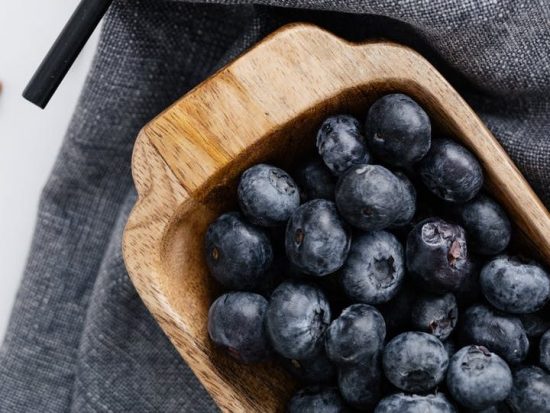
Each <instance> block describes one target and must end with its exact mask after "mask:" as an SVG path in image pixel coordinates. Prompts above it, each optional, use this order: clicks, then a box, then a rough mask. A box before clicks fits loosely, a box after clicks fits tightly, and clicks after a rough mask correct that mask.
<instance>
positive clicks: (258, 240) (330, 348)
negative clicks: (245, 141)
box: [205, 94, 550, 413]
mask: <svg viewBox="0 0 550 413" xmlns="http://www.w3.org/2000/svg"><path fill="white" fill-rule="evenodd" d="M431 134H432V131H431V123H430V119H429V117H428V115H427V114H426V112H425V111H424V110H423V109H422V108H421V107H420V106H419V105H418V104H417V103H416V102H415V101H414V100H412V99H411V98H409V97H408V96H405V95H403V94H390V95H386V96H383V97H382V98H380V99H378V100H377V101H376V102H375V103H374V104H373V105H372V106H371V107H370V110H369V112H368V115H367V118H366V122H365V127H364V128H362V127H361V124H360V123H359V122H358V121H357V120H356V119H355V118H353V117H352V116H347V115H337V116H332V117H329V118H328V119H326V120H325V121H324V122H323V124H322V125H321V126H320V129H319V132H318V134H317V140H316V146H317V150H318V153H319V155H320V156H319V157H317V158H316V159H313V160H310V161H309V162H306V163H304V164H302V165H301V167H300V168H299V169H298V170H296V171H294V173H293V174H292V175H293V177H291V175H289V174H288V173H287V172H285V171H283V170H282V169H279V168H277V167H275V166H271V165H266V164H260V165H256V166H253V167H251V168H250V169H248V170H246V171H245V172H244V173H243V174H242V176H241V178H240V182H239V185H238V199H239V205H240V212H229V213H225V214H223V215H221V216H220V217H219V218H218V219H217V220H216V221H214V222H213V223H212V224H211V225H210V227H209V228H208V231H207V233H206V239H205V248H206V262H207V265H208V268H209V270H210V272H211V274H212V276H213V277H214V278H215V279H216V280H218V281H219V282H220V283H221V284H222V285H223V286H224V287H225V288H227V289H228V290H230V292H227V293H225V294H223V295H222V296H220V297H219V298H218V299H216V300H215V301H214V303H213V304H212V306H211V308H210V311H209V314H208V332H209V334H210V337H211V339H212V340H213V342H214V343H216V344H217V345H219V346H222V347H224V348H225V349H226V350H227V351H228V352H229V354H230V355H231V356H233V357H235V358H236V359H238V360H240V361H242V362H244V363H254V362H259V361H262V360H265V359H268V358H276V359H277V360H280V362H281V364H282V365H283V366H284V367H285V368H286V369H288V370H289V371H290V373H291V374H292V375H294V376H295V377H296V378H298V379H299V380H300V381H301V382H302V383H303V384H304V385H305V387H304V388H303V389H301V390H299V391H298V392H297V393H295V395H294V396H293V397H292V399H291V400H290V401H289V403H288V405H287V411H288V412H289V413H296V412H297V413H308V412H314V413H328V412H330V413H332V412H350V411H374V412H375V413H389V412H392V413H393V412H395V413H428V412H430V413H449V412H474V411H476V412H484V413H504V412H513V413H530V412H536V413H544V412H550V374H549V372H550V309H549V308H548V307H549V306H546V303H547V301H548V300H549V298H550V278H549V274H548V273H547V272H546V271H545V269H544V268H543V267H542V266H541V265H540V264H537V263H536V262H534V261H531V260H525V259H524V258H521V257H516V256H512V255H507V253H506V252H507V250H508V248H509V247H508V244H509V242H510V238H511V232H512V229H511V225H510V221H509V219H508V217H507V215H506V213H505V211H504V210H503V209H502V208H501V207H500V205H498V204H497V203H496V202H495V201H494V200H493V199H491V198H490V197H489V196H487V195H486V194H483V193H480V190H481V189H482V186H483V170H482V168H481V165H480V163H479V162H478V160H477V159H476V158H475V157H474V156H473V155H472V153H470V152H469V151H468V150H467V149H466V148H464V147H463V146H461V145H459V144H458V143H456V142H455V141H453V140H452V139H448V138H436V139H433V140H432V137H431Z"/></svg>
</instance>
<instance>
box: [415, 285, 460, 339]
mask: <svg viewBox="0 0 550 413" xmlns="http://www.w3.org/2000/svg"><path fill="white" fill-rule="evenodd" d="M457 320H458V307H457V305H456V299H455V296H454V295H453V294H451V293H447V294H445V295H433V294H422V295H420V296H419V297H418V298H417V299H416V302H415V304H414V305H413V308H412V313H411V322H412V326H413V327H414V328H415V329H416V330H419V331H425V332H426V333H430V334H433V335H434V336H436V337H437V338H438V339H440V340H442V341H443V340H446V339H447V338H448V337H449V336H450V335H451V333H452V332H453V330H454V328H455V326H456V323H457Z"/></svg>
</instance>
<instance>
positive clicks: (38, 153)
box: [0, 0, 99, 341]
mask: <svg viewBox="0 0 550 413" xmlns="http://www.w3.org/2000/svg"><path fill="white" fill-rule="evenodd" d="M0 3H1V5H2V7H1V10H0V81H1V82H2V83H3V91H2V93H1V94H0V235H1V236H0V341H1V340H2V339H3V337H4V333H5V329H6V327H7V323H8V320H9V315H10V312H11V307H12V305H13V302H14V300H15V295H16V292H17V288H18V286H19V282H20V280H21V276H22V272H23V268H24V265H25V260H26V256H27V253H28V250H29V246H30V242H31V237H32V232H33V227H34V224H35V218H36V210H37V206H38V198H39V196H40V191H41V189H42V187H43V186H44V184H45V182H46V179H47V177H48V174H49V173H50V170H51V169H52V166H53V163H54V160H55V157H56V155H57V151H58V150H59V147H60V145H61V141H62V139H63V134H64V131H65V129H66V127H67V125H68V122H69V119H70V117H71V113H72V111H73V109H74V107H75V104H76V101H77V98H78V95H79V93H80V90H81V88H82V85H83V83H84V79H85V77H86V73H87V71H88V69H89V66H90V63H91V60H92V57H93V54H94V49H95V46H96V44H97V38H98V32H99V30H96V32H95V33H94V36H93V37H92V39H91V41H90V42H88V44H87V45H86V47H85V49H84V51H83V52H82V53H81V55H80V56H79V58H78V60H77V61H76V63H75V65H74V66H73V68H72V69H71V71H70V72H69V73H68V75H67V77H66V78H65V81H64V82H63V83H62V84H61V86H60V88H59V89H58V91H57V93H56V94H55V95H54V97H53V99H52V100H51V101H50V104H49V105H48V107H47V108H46V110H41V109H39V108H38V107H36V106H34V105H32V104H31V103H29V102H27V101H26V100H24V99H23V98H22V97H21V93H22V91H23V89H24V88H25V85H26V83H27V82H28V80H29V79H30V77H31V76H32V73H33V71H34V70H35V69H36V67H37V66H38V64H39V63H40V61H41V60H42V58H43V57H44V55H45V54H46V52H47V50H48V49H49V47H50V46H51V44H52V43H53V41H54V40H55V38H56V37H57V35H58V33H59V32H60V30H61V28H62V27H63V25H64V24H65V22H66V21H67V19H68V18H69V16H70V15H71V13H72V12H73V10H74V9H75V7H76V5H77V4H78V0H47V1H44V0H15V1H7V0H6V1H4V0H2V1H0Z"/></svg>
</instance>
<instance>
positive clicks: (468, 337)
mask: <svg viewBox="0 0 550 413" xmlns="http://www.w3.org/2000/svg"><path fill="white" fill-rule="evenodd" d="M460 336H461V340H462V342H464V343H465V344H477V345H480V346H484V347H486V348H488V349H489V350H490V351H492V352H494V353H496V354H498V355H499V356H500V357H502V358H503V359H504V360H506V361H507V362H508V363H510V364H518V363H520V362H522V361H523V360H525V357H527V353H528V352H529V339H528V338H527V334H526V333H525V329H524V328H523V325H522V323H521V321H520V320H519V318H517V317H514V316H512V315H509V314H504V313H501V312H499V311H495V310H492V309H491V308H489V307H486V306H484V305H481V304H479V305H475V306H473V307H470V308H468V309H467V310H466V312H465V313H464V320H463V322H462V326H461V329H460Z"/></svg>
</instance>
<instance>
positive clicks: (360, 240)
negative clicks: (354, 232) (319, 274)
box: [340, 231, 405, 304]
mask: <svg viewBox="0 0 550 413" xmlns="http://www.w3.org/2000/svg"><path fill="white" fill-rule="evenodd" d="M404 255H405V254H404V251H403V246H402V245H401V243H400V242H399V241H398V240H397V238H395V236H394V235H392V234H391V233H389V232H386V231H375V232H369V233H366V234H361V235H359V236H357V237H356V238H354V239H353V241H352V243H351V248H350V251H349V255H348V259H347V260H346V262H345V263H344V266H343V267H342V268H341V270H340V274H341V281H342V286H343V289H344V291H345V293H346V294H347V295H348V297H350V298H351V299H352V300H354V301H358V302H362V303H366V304H380V303H383V302H386V301H389V300H391V299H392V298H393V297H395V295H396V294H397V292H398V290H399V288H400V287H401V284H402V283H403V278H404V277H405V262H404V261H405V257H404Z"/></svg>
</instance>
